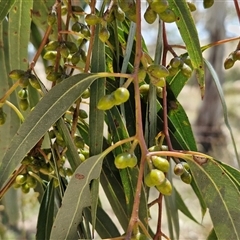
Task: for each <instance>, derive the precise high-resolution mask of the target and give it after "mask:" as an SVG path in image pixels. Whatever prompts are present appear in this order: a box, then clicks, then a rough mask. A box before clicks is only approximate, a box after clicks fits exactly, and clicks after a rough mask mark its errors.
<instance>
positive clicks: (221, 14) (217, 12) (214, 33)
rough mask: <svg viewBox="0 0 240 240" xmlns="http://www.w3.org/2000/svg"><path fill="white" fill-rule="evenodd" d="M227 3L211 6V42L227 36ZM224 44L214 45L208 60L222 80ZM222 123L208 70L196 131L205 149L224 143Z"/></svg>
mask: <svg viewBox="0 0 240 240" xmlns="http://www.w3.org/2000/svg"><path fill="white" fill-rule="evenodd" d="M225 9H226V3H225V2H224V1H221V2H215V4H214V5H213V7H212V8H210V9H209V10H208V11H209V14H208V15H207V16H208V19H207V22H206V28H207V30H208V32H209V39H210V42H216V41H218V40H220V39H224V38H225V27H224V19H225V13H226V11H225ZM223 58H224V48H223V45H221V46H217V47H213V48H211V49H210V50H209V57H208V60H209V62H210V63H211V64H212V66H213V68H214V69H215V71H216V72H217V74H218V77H219V79H220V82H221V83H222V82H223V81H224V72H223ZM221 124H222V106H221V102H220V99H219V95H218V91H217V89H216V86H215V83H214V80H213V78H212V76H211V74H210V73H209V71H207V72H206V91H205V96H204V99H203V102H202V104H201V107H200V109H199V111H198V116H197V119H196V124H195V125H196V126H195V131H196V134H197V140H198V143H199V144H200V145H201V146H202V148H203V149H201V150H203V151H205V152H211V151H212V150H213V149H214V146H217V145H219V144H220V145H222V144H224V142H222V141H224V135H223V132H222V129H221Z"/></svg>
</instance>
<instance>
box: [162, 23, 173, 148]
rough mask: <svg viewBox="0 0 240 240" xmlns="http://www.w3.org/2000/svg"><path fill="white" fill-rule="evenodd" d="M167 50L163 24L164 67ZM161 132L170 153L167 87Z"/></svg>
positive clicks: (164, 88) (164, 92)
mask: <svg viewBox="0 0 240 240" xmlns="http://www.w3.org/2000/svg"><path fill="white" fill-rule="evenodd" d="M168 49H169V45H168V41H167V35H166V29H165V24H163V59H162V64H163V65H164V66H166V56H167V51H168ZM163 132H164V135H165V138H166V141H167V145H168V149H169V150H170V151H172V150H173V147H172V143H171V140H170V136H169V131H168V113H167V87H166V85H165V86H164V87H163Z"/></svg>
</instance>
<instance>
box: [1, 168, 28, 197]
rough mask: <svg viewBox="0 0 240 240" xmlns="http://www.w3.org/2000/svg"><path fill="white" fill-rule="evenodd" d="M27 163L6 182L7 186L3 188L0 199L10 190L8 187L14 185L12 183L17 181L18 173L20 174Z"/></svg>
mask: <svg viewBox="0 0 240 240" xmlns="http://www.w3.org/2000/svg"><path fill="white" fill-rule="evenodd" d="M25 167H26V166H25V165H21V166H20V167H19V168H18V169H17V170H16V171H15V172H14V173H13V174H12V176H11V178H10V179H9V180H8V182H7V183H6V184H5V186H4V187H3V188H2V190H1V191H0V199H2V197H3V196H4V194H5V193H6V192H7V191H8V189H9V188H10V187H11V186H12V184H13V183H14V181H15V178H16V177H17V175H18V174H20V173H21V172H22V171H23V170H24V169H25Z"/></svg>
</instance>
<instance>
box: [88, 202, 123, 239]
mask: <svg viewBox="0 0 240 240" xmlns="http://www.w3.org/2000/svg"><path fill="white" fill-rule="evenodd" d="M85 214H86V217H87V218H88V220H89V222H92V219H91V209H90V208H86V211H85ZM96 231H97V233H98V235H99V236H100V237H101V238H102V239H105V238H114V237H119V236H120V233H119V231H118V229H117V227H116V226H115V224H114V222H113V221H112V219H111V217H110V215H109V214H107V213H106V212H105V211H104V210H103V209H102V208H101V207H99V206H98V208H97V214H96Z"/></svg>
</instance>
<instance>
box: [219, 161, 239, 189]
mask: <svg viewBox="0 0 240 240" xmlns="http://www.w3.org/2000/svg"><path fill="white" fill-rule="evenodd" d="M216 161H217V160H216ZM217 162H218V163H219V164H220V165H221V167H222V169H223V170H224V171H225V172H226V174H227V175H228V176H229V177H230V178H231V179H232V181H233V182H234V183H235V185H236V186H237V187H238V189H239V191H240V172H239V170H238V169H236V168H234V167H232V166H230V165H228V164H226V163H224V162H220V161H217Z"/></svg>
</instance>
